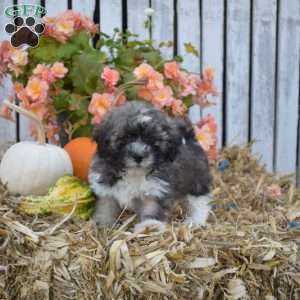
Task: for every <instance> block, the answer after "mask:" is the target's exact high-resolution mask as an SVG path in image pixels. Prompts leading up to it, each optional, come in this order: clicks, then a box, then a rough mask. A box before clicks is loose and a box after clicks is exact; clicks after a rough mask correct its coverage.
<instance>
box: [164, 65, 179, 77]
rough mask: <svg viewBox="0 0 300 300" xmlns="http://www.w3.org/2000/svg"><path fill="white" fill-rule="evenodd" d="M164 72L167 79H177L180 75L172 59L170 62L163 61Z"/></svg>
mask: <svg viewBox="0 0 300 300" xmlns="http://www.w3.org/2000/svg"><path fill="white" fill-rule="evenodd" d="M164 74H165V76H166V78H168V79H172V80H178V79H179V75H180V70H179V68H178V65H177V62H176V61H172V62H168V63H165V65H164Z"/></svg>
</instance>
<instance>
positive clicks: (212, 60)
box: [201, 0, 224, 147]
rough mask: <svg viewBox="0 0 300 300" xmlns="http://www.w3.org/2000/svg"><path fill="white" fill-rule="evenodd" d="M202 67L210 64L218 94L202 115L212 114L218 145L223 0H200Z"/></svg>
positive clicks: (220, 108) (219, 133)
mask: <svg viewBox="0 0 300 300" xmlns="http://www.w3.org/2000/svg"><path fill="white" fill-rule="evenodd" d="M202 10H203V11H202V17H203V20H202V33H203V34H202V38H201V43H202V54H201V55H202V56H201V58H202V69H204V68H206V67H207V66H212V67H213V69H214V70H215V84H216V87H217V89H218V92H219V96H218V97H215V98H213V99H212V100H213V101H215V102H216V105H214V106H211V107H209V108H207V109H205V111H204V115H206V114H209V113H210V114H212V115H213V116H214V117H215V119H216V122H217V127H218V129H217V130H218V146H219V147H221V146H222V131H223V104H222V102H223V97H222V96H223V53H224V45H223V44H224V43H223V31H224V1H219V0H202Z"/></svg>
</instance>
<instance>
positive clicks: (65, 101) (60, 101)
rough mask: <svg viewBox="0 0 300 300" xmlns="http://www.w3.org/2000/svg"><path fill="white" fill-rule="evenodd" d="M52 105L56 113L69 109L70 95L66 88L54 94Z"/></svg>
mask: <svg viewBox="0 0 300 300" xmlns="http://www.w3.org/2000/svg"><path fill="white" fill-rule="evenodd" d="M52 98H53V105H54V107H55V109H56V111H57V112H58V113H60V112H63V111H66V110H68V109H69V105H70V101H71V95H70V93H69V92H68V91H66V90H61V91H60V93H59V94H58V95H56V96H53V97H52Z"/></svg>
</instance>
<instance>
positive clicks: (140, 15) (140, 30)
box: [127, 0, 150, 39]
mask: <svg viewBox="0 0 300 300" xmlns="http://www.w3.org/2000/svg"><path fill="white" fill-rule="evenodd" d="M148 7H150V1H149V0H139V1H135V0H128V1H127V20H128V22H127V23H128V30H129V31H130V32H132V33H135V34H138V35H139V37H140V38H141V39H149V38H150V35H149V30H148V29H146V28H145V26H144V23H145V20H146V19H147V16H146V14H145V9H146V8H148Z"/></svg>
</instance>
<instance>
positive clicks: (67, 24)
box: [55, 18, 74, 37]
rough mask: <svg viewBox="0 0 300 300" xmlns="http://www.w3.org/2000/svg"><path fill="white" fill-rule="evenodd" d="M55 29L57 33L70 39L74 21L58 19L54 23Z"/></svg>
mask: <svg viewBox="0 0 300 300" xmlns="http://www.w3.org/2000/svg"><path fill="white" fill-rule="evenodd" d="M55 28H56V30H57V31H58V32H59V33H62V34H64V35H65V36H68V37H70V36H71V35H72V34H73V33H74V21H73V20H68V19H64V18H60V19H58V20H57V22H56V23H55Z"/></svg>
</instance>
